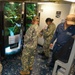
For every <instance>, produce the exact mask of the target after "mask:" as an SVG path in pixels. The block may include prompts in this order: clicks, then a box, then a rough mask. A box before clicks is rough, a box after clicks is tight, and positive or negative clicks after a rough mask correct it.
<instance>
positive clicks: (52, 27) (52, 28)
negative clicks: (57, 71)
mask: <svg viewBox="0 0 75 75" xmlns="http://www.w3.org/2000/svg"><path fill="white" fill-rule="evenodd" d="M46 24H47V25H48V26H47V29H44V30H43V37H44V44H43V50H44V56H43V57H42V59H48V58H49V55H50V49H49V46H50V40H51V39H52V37H53V34H54V31H55V29H56V26H55V24H54V23H53V19H51V18H47V19H46Z"/></svg>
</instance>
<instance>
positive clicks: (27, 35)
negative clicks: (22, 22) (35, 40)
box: [24, 26, 34, 43]
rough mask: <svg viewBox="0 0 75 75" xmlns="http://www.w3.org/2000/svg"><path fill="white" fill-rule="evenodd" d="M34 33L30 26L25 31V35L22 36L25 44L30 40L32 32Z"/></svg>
mask: <svg viewBox="0 0 75 75" xmlns="http://www.w3.org/2000/svg"><path fill="white" fill-rule="evenodd" d="M33 31H34V29H33V26H30V28H29V29H28V30H27V31H26V34H25V36H24V42H25V43H27V42H28V41H30V40H31V37H32V32H33Z"/></svg>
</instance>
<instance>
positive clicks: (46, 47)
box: [43, 41, 50, 57]
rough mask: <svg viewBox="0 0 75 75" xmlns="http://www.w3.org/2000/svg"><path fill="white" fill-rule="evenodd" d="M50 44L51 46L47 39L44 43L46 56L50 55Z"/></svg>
mask: <svg viewBox="0 0 75 75" xmlns="http://www.w3.org/2000/svg"><path fill="white" fill-rule="evenodd" d="M49 46H50V43H49V42H46V41H45V42H44V44H43V50H44V53H45V56H47V57H49V56H50V49H49Z"/></svg>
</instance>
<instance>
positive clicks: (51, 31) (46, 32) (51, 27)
mask: <svg viewBox="0 0 75 75" xmlns="http://www.w3.org/2000/svg"><path fill="white" fill-rule="evenodd" d="M55 28H56V27H55V25H51V26H50V27H49V28H48V29H47V30H43V36H45V37H48V36H50V35H52V33H53V32H54V31H55Z"/></svg>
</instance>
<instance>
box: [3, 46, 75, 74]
mask: <svg viewBox="0 0 75 75" xmlns="http://www.w3.org/2000/svg"><path fill="white" fill-rule="evenodd" d="M40 51H42V47H38V48H37V54H36V56H35V61H34V66H33V71H32V72H31V75H51V71H50V70H49V68H48V67H46V65H45V64H46V63H47V62H48V60H42V59H41V56H40V55H38V52H40ZM20 58H21V54H19V55H16V56H9V57H7V59H6V60H4V61H2V65H3V71H2V75H20V74H19V72H20V70H22V65H21V60H20ZM72 67H74V68H73V70H72V72H73V71H75V62H74V65H73V66H72ZM70 75H75V73H74V74H70Z"/></svg>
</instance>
